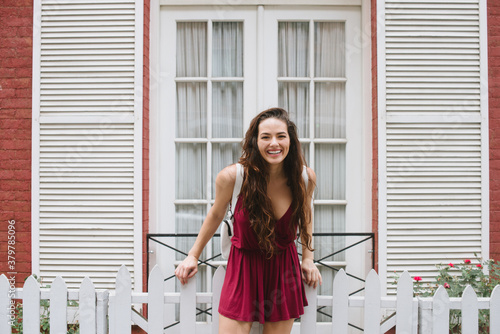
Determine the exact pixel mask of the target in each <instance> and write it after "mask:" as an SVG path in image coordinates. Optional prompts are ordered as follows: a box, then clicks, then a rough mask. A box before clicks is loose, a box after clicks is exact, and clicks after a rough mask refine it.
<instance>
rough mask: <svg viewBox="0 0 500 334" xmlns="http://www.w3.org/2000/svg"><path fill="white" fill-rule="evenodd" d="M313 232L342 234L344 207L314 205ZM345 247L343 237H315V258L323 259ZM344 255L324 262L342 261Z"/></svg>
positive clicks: (343, 228)
mask: <svg viewBox="0 0 500 334" xmlns="http://www.w3.org/2000/svg"><path fill="white" fill-rule="evenodd" d="M314 232H316V233H342V232H345V206H344V205H316V207H315V208H314ZM344 247H345V237H342V236H337V237H315V238H314V248H315V249H316V250H315V251H314V252H315V255H314V256H315V257H316V258H323V257H325V256H328V255H329V254H332V253H334V252H336V251H338V250H341V249H342V248H344ZM344 259H345V253H343V252H342V253H339V254H336V255H335V256H332V257H329V258H327V259H325V260H326V261H344Z"/></svg>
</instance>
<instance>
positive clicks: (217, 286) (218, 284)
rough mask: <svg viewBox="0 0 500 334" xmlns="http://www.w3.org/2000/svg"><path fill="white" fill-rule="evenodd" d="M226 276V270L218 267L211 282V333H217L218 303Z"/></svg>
mask: <svg viewBox="0 0 500 334" xmlns="http://www.w3.org/2000/svg"><path fill="white" fill-rule="evenodd" d="M225 276H226V270H225V269H224V267H223V266H219V268H217V270H216V271H215V274H214V277H213V280H212V291H213V297H212V333H218V332H219V302H220V293H221V291H222V284H223V283H224V278H225Z"/></svg>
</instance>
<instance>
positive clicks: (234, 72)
mask: <svg viewBox="0 0 500 334" xmlns="http://www.w3.org/2000/svg"><path fill="white" fill-rule="evenodd" d="M212 34H213V35H212V42H213V43H212V48H213V51H212V54H213V56H212V64H213V68H212V75H213V76H214V77H241V76H243V23H242V22H214V23H213V29H212Z"/></svg>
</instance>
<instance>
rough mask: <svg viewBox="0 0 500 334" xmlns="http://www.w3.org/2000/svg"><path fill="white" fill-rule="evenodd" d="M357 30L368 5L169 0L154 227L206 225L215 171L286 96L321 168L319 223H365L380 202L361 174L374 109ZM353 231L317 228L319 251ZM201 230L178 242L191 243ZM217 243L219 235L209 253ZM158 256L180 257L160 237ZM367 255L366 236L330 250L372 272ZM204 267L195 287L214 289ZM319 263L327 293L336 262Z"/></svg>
mask: <svg viewBox="0 0 500 334" xmlns="http://www.w3.org/2000/svg"><path fill="white" fill-rule="evenodd" d="M285 8H286V7H285ZM360 31H361V20H360V8H359V7H345V6H342V7H335V6H328V7H307V8H303V7H289V8H288V9H284V7H280V6H276V7H274V6H258V7H257V6H231V7H220V6H217V7H173V6H164V7H162V10H161V12H160V46H159V70H160V75H161V77H160V80H159V92H160V94H159V99H158V108H157V109H158V110H157V120H158V121H157V124H152V126H153V127H156V132H157V133H158V136H157V137H156V138H157V143H156V144H155V146H157V147H158V150H157V153H158V157H157V161H158V163H157V164H156V167H155V168H156V169H157V172H156V176H155V178H152V179H153V182H154V183H155V187H156V191H155V193H156V195H155V196H154V198H152V200H151V202H152V205H153V206H156V208H154V207H153V210H154V212H155V216H156V219H155V220H156V221H154V222H152V223H153V224H156V228H153V229H152V230H154V231H155V232H158V233H197V232H198V231H199V229H200V227H201V224H202V222H203V220H204V218H205V215H206V213H207V212H208V210H209V209H210V206H211V205H212V204H213V201H214V195H215V194H214V180H215V176H216V175H217V173H218V172H219V171H220V170H221V169H222V168H223V167H225V166H226V165H229V164H232V163H234V162H237V160H238V158H239V156H240V155H241V151H240V142H241V140H242V138H243V135H244V131H245V130H246V128H247V127H248V124H249V123H250V120H251V119H252V118H253V117H254V116H255V115H256V114H257V113H258V112H260V111H262V110H264V109H266V108H268V107H273V106H280V107H283V108H285V109H286V110H288V111H289V112H290V114H291V117H292V119H293V120H294V121H295V123H296V124H297V127H298V131H299V136H300V138H301V142H302V145H303V150H304V153H305V156H306V160H307V162H308V165H309V166H311V167H312V168H313V169H314V170H315V171H316V174H317V180H318V184H317V190H316V193H315V201H314V217H315V218H314V224H315V228H314V230H315V232H331V233H333V232H366V231H365V226H366V222H364V217H366V216H369V215H367V214H366V212H368V211H371V208H370V207H364V206H363V204H364V202H363V199H364V198H365V194H366V192H369V191H370V190H371V189H370V186H369V184H368V185H367V184H366V183H363V181H366V180H364V179H363V175H365V174H366V168H370V166H371V164H370V160H369V158H368V157H366V156H364V153H363V152H364V150H365V148H364V147H363V144H362V143H363V142H365V139H366V137H365V136H367V135H368V134H367V133H365V132H364V127H363V124H365V121H364V118H365V117H370V115H366V116H364V115H363V113H362V106H361V105H362V99H363V96H362V93H361V91H362V83H361V68H362V64H361V62H362V61H361V58H362V52H363V49H362V48H361V47H358V48H356V47H353V46H354V45H356V43H355V41H356V38H357V36H356V34H359V32H360ZM368 181H369V180H368ZM357 240H359V238H358V239H357ZM357 240H356V241H357ZM171 241H172V240H171ZM352 241H353V240H350V238H346V237H321V238H316V239H315V248H316V257H317V258H321V257H324V256H327V255H328V254H331V253H333V252H335V251H337V250H339V249H342V248H343V247H345V246H346V245H347V244H348V243H350V242H352ZM193 242H194V238H182V239H178V240H177V241H175V246H176V247H177V248H179V249H181V250H183V251H184V252H187V251H188V250H189V248H190V247H191V246H192V244H193ZM218 252H219V249H218V240H217V239H214V241H213V242H211V243H209V244H208V245H207V248H206V249H205V251H204V254H203V255H202V257H203V258H210V257H212V256H213V255H215V254H217V253H218ZM155 256H156V262H157V263H159V264H161V265H162V267H163V270H164V272H165V273H167V274H169V273H172V271H173V267H174V263H175V262H176V261H179V260H181V259H182V258H183V256H182V255H176V256H173V253H172V252H171V251H160V248H158V249H157V250H156V254H155ZM366 259H367V254H366V249H365V248H363V247H361V248H358V250H356V249H353V250H350V251H349V253H348V255H347V256H345V255H344V253H340V254H338V255H336V256H334V257H329V258H326V259H325V262H326V263H327V264H329V265H331V266H334V267H337V268H340V267H342V268H347V270H348V271H350V272H351V273H353V274H355V275H358V276H360V277H364V274H365V273H364V268H365V262H366ZM201 269H202V272H201V275H199V277H198V281H199V287H198V289H199V290H200V291H205V289H206V290H209V289H210V278H211V269H210V267H203V268H201ZM322 272H323V275H324V277H325V284H324V285H323V289H324V290H325V291H324V292H325V293H327V291H328V290H331V284H330V282H331V279H332V278H333V274H332V272H331V270H323V269H322Z"/></svg>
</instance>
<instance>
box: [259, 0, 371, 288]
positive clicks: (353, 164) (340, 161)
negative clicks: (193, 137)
mask: <svg viewBox="0 0 500 334" xmlns="http://www.w3.org/2000/svg"><path fill="white" fill-rule="evenodd" d="M263 16H264V20H263V21H264V31H265V32H266V36H268V38H265V39H264V40H263V41H261V43H263V45H264V47H263V48H262V49H263V50H265V57H264V62H263V73H264V80H263V82H264V106H263V107H264V108H266V107H268V106H273V105H278V106H280V107H283V108H285V109H286V110H288V111H289V112H290V114H291V117H292V119H293V120H294V121H295V123H296V125H297V127H298V132H299V136H300V138H301V143H302V147H303V150H304V154H305V156H306V161H307V162H308V164H309V166H311V167H312V168H313V169H314V170H315V172H316V176H317V181H318V182H317V187H316V191H315V200H314V232H316V233H343V232H353V233H355V232H363V231H364V225H363V205H362V196H361V194H363V192H364V191H365V189H364V185H363V179H362V177H360V176H361V175H362V173H363V168H365V167H366V166H367V165H369V162H368V161H366V159H364V158H363V153H362V152H363V148H362V142H363V141H362V140H363V122H362V119H363V117H362V113H361V110H362V99H361V98H360V97H361V94H360V91H361V70H360V69H361V67H362V66H361V55H362V53H361V49H359V48H358V49H355V48H353V46H354V45H355V41H356V34H358V33H359V31H360V29H361V28H360V24H361V23H360V11H359V9H358V8H353V7H342V8H332V7H324V8H317V7H316V8H314V9H307V8H306V9H304V8H302V9H300V10H298V9H283V8H282V7H278V6H277V7H270V8H266V10H265V11H264V15H263ZM270 36H272V38H270ZM358 240H359V237H346V236H336V237H333V236H321V237H315V238H314V246H315V249H316V250H315V258H316V259H320V258H325V260H324V261H323V262H324V263H325V264H327V265H329V266H333V267H336V268H340V267H342V268H345V269H346V270H347V271H348V272H349V273H352V274H355V275H358V276H359V277H363V278H364V274H365V273H364V272H363V269H364V263H365V261H366V251H365V250H364V249H363V248H353V249H351V250H349V252H341V253H338V254H337V255H335V256H330V257H328V255H330V254H332V253H334V252H336V251H338V250H341V249H343V248H344V247H346V246H347V245H349V244H351V243H353V242H356V241H358ZM320 270H321V273H322V275H323V278H324V281H325V283H326V284H323V286H322V287H321V288H320V293H331V286H332V285H331V284H330V282H332V280H333V276H334V271H332V270H331V269H330V268H326V267H320ZM359 287H360V285H359V284H353V286H352V287H351V289H352V291H354V290H356V289H357V288H359Z"/></svg>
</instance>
